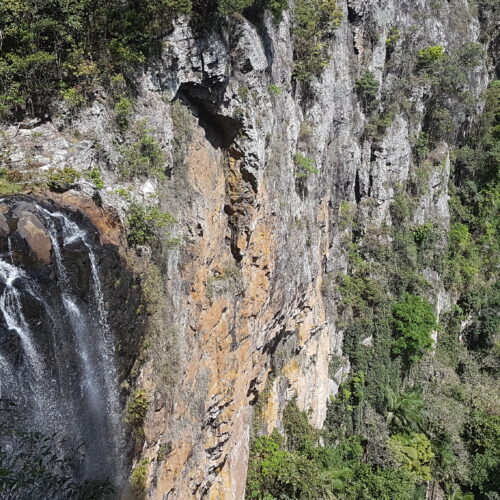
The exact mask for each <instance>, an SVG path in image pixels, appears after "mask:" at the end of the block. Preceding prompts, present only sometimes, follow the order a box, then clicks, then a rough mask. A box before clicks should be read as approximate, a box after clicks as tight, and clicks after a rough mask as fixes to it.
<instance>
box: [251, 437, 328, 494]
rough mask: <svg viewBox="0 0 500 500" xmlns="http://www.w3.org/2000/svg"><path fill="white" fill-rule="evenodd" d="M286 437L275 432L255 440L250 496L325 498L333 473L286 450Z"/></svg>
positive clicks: (302, 456)
mask: <svg viewBox="0 0 500 500" xmlns="http://www.w3.org/2000/svg"><path fill="white" fill-rule="evenodd" d="M282 446H283V438H282V437H281V436H280V435H279V434H278V433H277V432H274V433H273V434H272V435H271V436H261V437H257V438H255V439H254V440H253V442H252V445H251V450H250V462H249V465H248V478H247V490H246V498H249V499H261V498H266V499H269V500H270V499H271V498H301V499H304V500H307V499H310V500H313V499H317V498H324V495H325V494H327V492H328V490H329V487H331V483H332V479H333V478H332V477H331V475H327V474H322V472H321V468H320V467H319V465H318V464H317V463H315V462H314V461H313V460H310V459H308V458H307V457H306V456H305V455H301V454H300V453H298V452H290V451H286V450H282V449H281V448H282Z"/></svg>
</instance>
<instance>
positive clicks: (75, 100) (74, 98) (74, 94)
mask: <svg viewBox="0 0 500 500" xmlns="http://www.w3.org/2000/svg"><path fill="white" fill-rule="evenodd" d="M60 92H61V96H62V98H63V100H64V102H65V103H66V105H67V106H68V108H69V109H70V110H72V111H73V110H75V109H78V108H80V107H81V106H83V105H84V104H85V96H84V94H83V92H82V90H81V89H80V88H79V87H71V88H69V89H62V90H61V91H60Z"/></svg>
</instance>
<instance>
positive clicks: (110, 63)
mask: <svg viewBox="0 0 500 500" xmlns="http://www.w3.org/2000/svg"><path fill="white" fill-rule="evenodd" d="M190 11H191V0H145V1H142V2H127V3H126V4H123V2H121V1H119V0H110V1H106V2H101V1H98V0H75V1H72V2H68V1H66V0H53V1H52V2H51V3H50V6H49V5H47V3H46V2H41V1H39V0H12V1H5V2H2V3H0V20H1V21H0V31H1V32H2V53H1V55H0V110H2V114H3V115H4V116H7V117H9V116H16V115H17V116H22V115H23V114H24V113H26V112H28V113H30V114H36V115H41V114H43V113H46V112H48V111H49V107H50V103H51V101H52V100H53V99H54V98H57V97H59V96H60V95H61V94H60V93H59V90H60V88H61V83H62V87H63V92H62V96H63V97H64V99H65V100H66V101H67V102H68V104H69V105H70V107H76V106H80V105H81V104H83V102H84V100H83V97H84V96H85V94H86V93H87V92H88V91H90V90H92V88H93V87H94V86H95V82H96V80H97V79H98V78H99V79H101V81H102V82H103V83H105V82H106V80H107V78H108V76H110V75H111V74H115V73H117V72H121V71H125V72H131V71H133V70H134V68H135V67H136V66H137V64H141V63H142V62H144V61H145V60H146V59H147V58H148V57H150V56H151V55H152V54H153V53H157V52H158V51H159V50H160V49H161V41H160V40H159V37H157V34H158V33H159V32H161V31H162V30H164V29H165V28H167V27H168V26H170V24H171V21H172V19H174V18H175V17H177V16H178V15H182V14H187V13H189V12H190Z"/></svg>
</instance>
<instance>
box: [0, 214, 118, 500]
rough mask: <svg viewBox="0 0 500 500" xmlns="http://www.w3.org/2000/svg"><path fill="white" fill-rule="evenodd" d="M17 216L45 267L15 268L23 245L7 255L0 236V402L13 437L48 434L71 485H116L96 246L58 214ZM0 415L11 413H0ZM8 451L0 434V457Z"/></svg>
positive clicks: (109, 365) (111, 363) (109, 364)
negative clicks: (42, 244)
mask: <svg viewBox="0 0 500 500" xmlns="http://www.w3.org/2000/svg"><path fill="white" fill-rule="evenodd" d="M27 210H28V216H29V217H31V216H33V217H36V218H37V221H39V222H40V223H41V225H43V228H42V229H43V231H45V234H46V235H47V236H48V240H50V244H51V252H50V262H47V263H46V264H44V266H40V265H38V263H36V265H24V264H23V261H22V259H21V261H20V262H18V260H19V259H16V255H19V253H20V250H19V248H21V250H22V248H23V247H22V245H20V246H19V245H18V247H19V248H18V249H17V251H16V245H15V240H12V239H11V237H10V236H9V238H8V240H7V244H6V248H5V251H4V252H3V253H2V254H0V401H2V400H3V401H8V402H9V405H10V407H12V408H15V410H16V415H17V416H18V417H16V419H17V421H16V424H18V425H17V427H18V428H17V429H16V432H17V431H18V430H19V429H21V430H22V431H23V432H26V431H29V432H36V433H40V436H54V435H56V436H57V439H58V442H59V443H61V446H62V449H61V450H59V451H58V453H60V455H59V458H63V459H64V458H65V455H68V454H69V455H71V459H72V460H73V462H74V466H73V470H72V475H73V479H76V480H79V481H81V480H109V481H110V482H112V483H115V484H118V485H119V484H120V483H121V481H122V475H123V470H122V468H123V467H122V457H123V455H124V439H123V429H122V425H121V412H120V403H119V397H118V386H117V374H116V368H115V360H114V348H113V339H112V335H111V331H110V328H109V327H108V321H107V316H106V306H105V301H104V293H103V285H102V283H101V278H100V272H99V265H98V256H97V254H96V246H95V244H94V243H93V239H92V237H91V235H90V234H89V233H88V231H87V230H86V228H85V227H83V226H81V225H79V224H77V223H76V222H75V221H74V220H72V219H71V218H70V217H69V216H68V215H66V214H64V213H62V212H60V211H52V210H49V209H48V208H44V207H41V206H39V205H34V204H33V205H32V206H31V207H30V208H28V209H27ZM24 214H26V211H25V212H24ZM16 217H17V216H16V215H14V216H13V219H14V220H16ZM28 253H29V252H28ZM29 255H30V256H31V253H29ZM42 267H43V269H42V270H41V268H42ZM2 418H4V419H5V418H11V419H12V414H11V413H10V414H9V413H8V412H7V413H5V412H3V411H0V420H1V419H2ZM16 435H17V434H16ZM15 446H16V441H15V440H14V441H13V440H12V436H11V435H10V436H1V435H0V450H1V451H3V453H4V455H3V456H6V450H7V452H10V453H12V454H15V453H16V450H15V449H14V448H15ZM14 462H15V461H14ZM1 465H2V464H1V463H0V469H1ZM1 491H2V490H1V489H0V498H3V497H2V493H1ZM9 498H10V497H9ZM51 498H65V496H64V494H63V493H61V496H60V497H58V496H57V495H56V496H55V497H52V496H51Z"/></svg>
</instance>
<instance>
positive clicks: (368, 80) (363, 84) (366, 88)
mask: <svg viewBox="0 0 500 500" xmlns="http://www.w3.org/2000/svg"><path fill="white" fill-rule="evenodd" d="M355 87H356V92H357V93H358V95H359V97H360V98H361V99H362V100H363V102H365V103H367V102H368V101H370V100H372V99H375V97H377V93H378V89H379V83H378V81H377V80H376V78H375V76H374V75H373V73H372V72H371V71H367V72H366V73H365V74H364V75H363V76H362V77H361V78H359V79H357V80H356V83H355Z"/></svg>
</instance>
